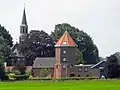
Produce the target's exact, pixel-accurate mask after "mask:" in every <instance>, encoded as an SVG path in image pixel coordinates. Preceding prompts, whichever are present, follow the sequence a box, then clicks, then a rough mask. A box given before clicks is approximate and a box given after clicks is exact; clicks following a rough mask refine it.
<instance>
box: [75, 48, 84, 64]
mask: <svg viewBox="0 0 120 90" xmlns="http://www.w3.org/2000/svg"><path fill="white" fill-rule="evenodd" d="M76 61H77V64H80V63H82V64H84V63H85V61H84V60H83V54H82V52H80V51H79V50H78V49H76Z"/></svg>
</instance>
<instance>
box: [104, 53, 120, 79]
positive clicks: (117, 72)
mask: <svg viewBox="0 0 120 90" xmlns="http://www.w3.org/2000/svg"><path fill="white" fill-rule="evenodd" d="M118 55H119V57H117V56H118ZM119 60H120V53H115V54H112V55H110V56H109V57H107V65H106V67H105V73H106V77H107V78H119V77H120V64H119Z"/></svg>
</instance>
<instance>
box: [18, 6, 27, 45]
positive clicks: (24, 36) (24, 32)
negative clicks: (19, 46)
mask: <svg viewBox="0 0 120 90" xmlns="http://www.w3.org/2000/svg"><path fill="white" fill-rule="evenodd" d="M27 39H28V25H27V20H26V13H25V8H24V11H23V17H22V23H21V25H20V38H19V43H25V42H26V41H27Z"/></svg>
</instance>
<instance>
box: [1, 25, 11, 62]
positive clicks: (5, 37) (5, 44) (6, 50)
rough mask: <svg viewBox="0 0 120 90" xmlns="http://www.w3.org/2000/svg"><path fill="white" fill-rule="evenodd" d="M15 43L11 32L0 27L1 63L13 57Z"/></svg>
mask: <svg viewBox="0 0 120 90" xmlns="http://www.w3.org/2000/svg"><path fill="white" fill-rule="evenodd" d="M12 45H13V41H12V37H11V35H10V34H9V32H8V31H7V30H6V29H5V28H4V27H3V26H1V25H0V63H3V62H4V61H7V60H8V57H9V56H10V55H11V53H12V52H11V49H10V47H12Z"/></svg>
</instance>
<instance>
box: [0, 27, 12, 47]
mask: <svg viewBox="0 0 120 90" xmlns="http://www.w3.org/2000/svg"><path fill="white" fill-rule="evenodd" d="M0 36H2V37H3V38H4V40H5V42H6V44H7V45H9V46H10V47H12V46H13V41H12V39H13V38H12V37H11V35H10V34H9V32H8V31H7V30H6V29H5V28H4V27H3V26H1V25H0Z"/></svg>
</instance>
